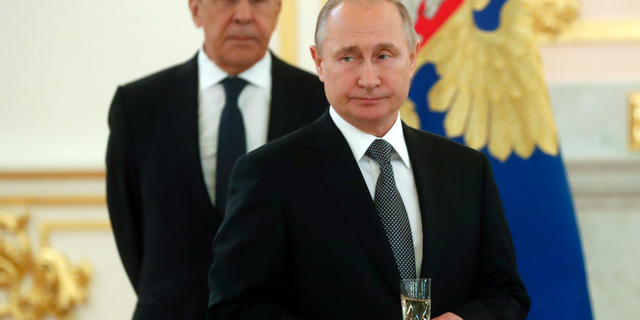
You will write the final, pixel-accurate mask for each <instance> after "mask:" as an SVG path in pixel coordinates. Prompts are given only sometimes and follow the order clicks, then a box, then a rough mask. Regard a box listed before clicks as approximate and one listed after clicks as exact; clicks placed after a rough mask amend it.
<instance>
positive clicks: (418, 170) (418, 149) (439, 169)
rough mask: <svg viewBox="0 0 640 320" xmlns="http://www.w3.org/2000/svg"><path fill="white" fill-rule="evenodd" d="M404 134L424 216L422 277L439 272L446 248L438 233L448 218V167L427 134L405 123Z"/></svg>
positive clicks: (429, 276)
mask: <svg viewBox="0 0 640 320" xmlns="http://www.w3.org/2000/svg"><path fill="white" fill-rule="evenodd" d="M403 131H404V137H405V141H406V143H407V149H408V151H409V158H410V159H411V166H412V168H413V175H414V179H415V182H416V189H417V191H418V199H419V200H418V202H419V203H420V212H421V216H422V234H423V254H422V268H421V270H420V277H421V278H431V277H433V275H434V274H436V273H437V270H438V268H439V265H440V257H442V251H443V249H444V246H443V240H442V238H441V237H440V235H439V230H440V228H441V227H442V226H443V224H442V223H444V222H445V221H444V217H446V216H447V213H448V206H447V201H448V200H447V190H448V183H447V174H446V173H447V166H446V161H445V158H444V157H443V156H442V155H441V153H440V150H438V148H436V147H434V146H433V143H432V140H431V139H427V138H426V136H425V133H424V132H419V131H418V130H416V129H413V128H410V127H408V126H406V125H405V124H404V123H403Z"/></svg>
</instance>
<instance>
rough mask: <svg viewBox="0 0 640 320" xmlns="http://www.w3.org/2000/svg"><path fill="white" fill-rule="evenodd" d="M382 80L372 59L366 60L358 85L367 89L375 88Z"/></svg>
mask: <svg viewBox="0 0 640 320" xmlns="http://www.w3.org/2000/svg"><path fill="white" fill-rule="evenodd" d="M381 82H382V81H381V80H380V77H379V76H378V71H377V69H376V67H375V66H374V65H373V63H372V62H371V61H366V62H365V63H364V64H363V65H362V70H361V74H360V78H359V79H358V85H359V86H361V87H363V88H365V89H367V90H373V89H375V88H376V87H378V86H379V85H380V83H381Z"/></svg>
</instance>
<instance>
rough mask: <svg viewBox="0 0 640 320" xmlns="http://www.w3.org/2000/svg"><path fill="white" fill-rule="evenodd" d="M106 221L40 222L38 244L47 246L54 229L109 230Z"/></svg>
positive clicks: (109, 227) (109, 226)
mask: <svg viewBox="0 0 640 320" xmlns="http://www.w3.org/2000/svg"><path fill="white" fill-rule="evenodd" d="M111 230H112V229H111V223H109V222H108V221H47V222H42V223H40V246H41V247H48V246H49V243H50V238H51V233H52V232H54V231H111Z"/></svg>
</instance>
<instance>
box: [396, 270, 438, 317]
mask: <svg viewBox="0 0 640 320" xmlns="http://www.w3.org/2000/svg"><path fill="white" fill-rule="evenodd" d="M400 299H401V301H402V319H403V320H430V319H431V279H429V278H426V279H402V280H400Z"/></svg>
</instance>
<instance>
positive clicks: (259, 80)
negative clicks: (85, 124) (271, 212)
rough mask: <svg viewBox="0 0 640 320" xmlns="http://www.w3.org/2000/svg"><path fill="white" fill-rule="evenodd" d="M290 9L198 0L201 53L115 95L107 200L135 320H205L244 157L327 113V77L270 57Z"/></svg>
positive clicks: (249, 1)
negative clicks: (215, 248) (216, 245)
mask: <svg viewBox="0 0 640 320" xmlns="http://www.w3.org/2000/svg"><path fill="white" fill-rule="evenodd" d="M280 6H281V1H280V0H258V1H255V0H235V1H226V0H190V1H189V7H190V8H191V13H192V16H193V20H194V21H195V23H196V25H197V26H199V27H202V28H203V29H204V35H205V41H204V46H203V47H202V48H201V49H200V51H199V52H198V54H197V55H196V56H195V57H193V59H191V60H189V61H187V62H186V63H184V64H182V65H178V66H176V67H172V68H169V69H167V70H164V71H161V72H159V73H156V74H154V75H151V76H148V77H146V78H144V79H142V80H138V81H136V82H133V83H131V84H128V85H125V86H122V87H119V88H118V90H117V92H116V95H115V97H114V99H113V104H112V106H111V112H110V115H109V124H110V127H111V135H110V137H109V147H108V151H107V200H108V205H109V213H110V216H111V222H112V224H113V231H114V234H115V238H116V242H117V245H118V250H119V252H120V256H121V258H122V262H123V264H124V267H125V269H126V271H127V274H128V276H129V279H130V280H131V283H132V285H133V287H134V289H135V291H136V293H137V295H138V304H137V307H136V311H135V314H134V319H153V320H159V319H171V320H176V319H194V320H200V319H204V318H205V314H206V310H207V297H208V292H209V291H208V285H207V271H208V270H209V267H210V266H211V263H212V255H211V244H212V242H213V237H214V235H215V233H216V231H217V229H218V227H219V225H220V223H221V221H222V218H223V217H224V208H225V203H224V201H225V200H226V198H227V197H226V191H227V185H228V179H229V175H230V173H231V168H232V167H233V164H234V163H235V160H236V159H237V158H238V157H239V156H240V155H242V154H244V153H245V152H246V151H250V150H252V149H255V148H257V147H258V146H260V145H262V144H264V143H266V142H267V141H271V140H274V139H276V138H279V137H281V136H283V135H285V134H287V133H289V132H292V131H294V130H296V129H298V128H300V127H302V126H304V125H307V124H309V123H311V122H313V121H314V120H315V119H317V118H318V117H319V116H320V115H321V114H322V113H323V112H324V111H325V110H326V109H327V107H328V103H327V101H326V98H325V96H324V91H323V89H322V83H321V82H320V81H319V80H318V77H317V76H314V75H311V74H309V73H307V72H304V71H302V70H299V69H297V68H294V67H292V66H290V65H287V64H286V63H284V62H282V61H281V60H280V59H278V58H277V57H276V56H274V55H273V54H270V53H269V52H268V51H267V45H268V43H269V38H270V36H271V33H272V32H273V30H274V28H275V25H276V20H277V17H278V14H279V12H280Z"/></svg>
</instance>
